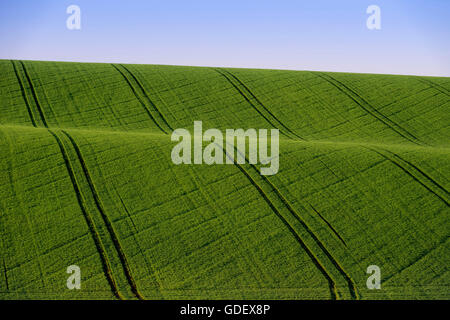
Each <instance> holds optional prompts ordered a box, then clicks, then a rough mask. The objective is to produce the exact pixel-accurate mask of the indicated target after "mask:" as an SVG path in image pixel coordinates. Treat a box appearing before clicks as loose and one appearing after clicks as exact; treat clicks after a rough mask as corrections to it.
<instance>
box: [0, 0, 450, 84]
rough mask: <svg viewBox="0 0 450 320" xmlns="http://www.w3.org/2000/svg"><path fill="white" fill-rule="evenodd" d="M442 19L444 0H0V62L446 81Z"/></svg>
mask: <svg viewBox="0 0 450 320" xmlns="http://www.w3.org/2000/svg"><path fill="white" fill-rule="evenodd" d="M71 4H75V5H78V6H79V7H80V8H81V30H68V29H67V28H66V20H67V18H68V16H69V15H68V14H67V13H66V8H67V7H68V6H69V5H71ZM372 4H375V5H378V6H379V7H380V8H381V19H382V20H381V26H382V29H381V30H368V29H367V27H366V20H367V18H368V16H369V15H368V14H366V9H367V7H368V6H369V5H372ZM449 17H450V1H449V0H422V1H419V0H395V1H394V0H370V1H366V0H341V1H337V0H311V1H303V0H296V1H282V0H272V1H266V0H247V1H246V0H240V1H239V0H223V1H217V0H205V1H204V0H201V1H200V0H199V1H195V0H192V1H186V0H185V1H180V0H177V1H174V0H173V1H172V0H164V1H162V0H161V1H152V0H133V1H113V0H109V1H106V0H70V1H66V0H53V1H51V0H33V1H30V0H2V1H1V2H0V40H1V45H0V59H28V60H57V61H83V62H84V61H86V62H122V63H149V64H172V65H198V66H229V67H248V68H275V69H293V70H324V71H346V72H364V73H391V74H419V75H436V76H450V40H449V39H450V19H449Z"/></svg>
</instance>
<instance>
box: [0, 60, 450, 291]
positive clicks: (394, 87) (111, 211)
mask: <svg viewBox="0 0 450 320" xmlns="http://www.w3.org/2000/svg"><path fill="white" fill-rule="evenodd" d="M0 74H1V76H0V252H1V255H0V299H33V298H45V299H93V298H94V299H99V298H101V299H114V298H124V299H199V298H202V299H215V298H217V299H413V298H417V299H448V298H449V297H450V291H449V288H450V282H449V268H448V266H449V265H450V261H449V254H448V253H449V249H450V247H449V245H450V243H449V231H450V225H449V213H450V210H449V202H450V194H449V191H448V190H449V188H450V180H449V179H450V144H449V142H450V100H449V90H450V78H432V77H415V76H394V75H370V74H347V73H328V72H300V71H280V70H251V69H231V68H227V69H225V68H200V67H176V66H157V65H120V64H88V63H62V62H32V61H23V62H22V61H6V60H0ZM194 121H202V123H203V128H204V129H205V130H206V129H208V128H217V129H219V130H222V131H225V130H226V129H238V128H242V129H249V128H255V129H263V128H266V129H274V128H276V129H279V132H280V145H279V150H280V158H279V171H278V173H277V174H275V175H271V176H263V175H261V174H260V169H261V166H262V165H261V164H249V163H248V161H247V162H246V163H243V164H242V163H235V164H228V165H207V164H200V165H194V164H193V165H185V164H182V165H175V164H173V162H172V160H171V150H172V148H173V147H174V145H175V144H176V143H175V142H173V141H171V133H172V132H173V131H174V130H175V129H177V128H186V129H188V130H191V131H192V128H193V125H194ZM70 265H77V266H79V267H80V269H81V276H82V279H81V289H80V290H77V289H74V290H69V289H68V288H67V287H66V280H67V278H68V277H69V274H67V273H66V269H67V267H68V266H70ZM370 265H377V266H379V267H380V270H381V290H369V289H368V288H367V286H366V281H367V278H368V277H369V276H370V275H369V274H367V273H366V270H367V267H368V266H370Z"/></svg>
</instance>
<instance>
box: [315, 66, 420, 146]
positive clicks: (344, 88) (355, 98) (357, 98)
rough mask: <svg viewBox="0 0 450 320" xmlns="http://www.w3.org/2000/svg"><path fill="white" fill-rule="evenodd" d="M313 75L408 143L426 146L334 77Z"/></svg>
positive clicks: (316, 73)
mask: <svg viewBox="0 0 450 320" xmlns="http://www.w3.org/2000/svg"><path fill="white" fill-rule="evenodd" d="M312 74H314V75H316V76H318V77H320V78H322V79H323V80H325V81H327V82H328V83H330V84H331V85H333V86H334V87H335V88H337V89H338V90H339V91H341V92H342V93H344V94H345V95H346V96H347V97H349V98H350V99H352V100H353V101H354V102H355V103H356V104H357V105H358V106H359V107H361V108H362V109H363V110H364V111H365V112H367V113H368V114H370V115H371V116H373V117H374V118H376V119H377V120H378V121H380V122H382V123H383V124H384V125H386V126H387V127H389V128H390V129H391V130H393V131H394V132H396V133H397V134H399V135H400V136H402V137H403V138H405V139H407V140H408V141H410V142H412V143H415V144H419V145H424V143H423V142H422V141H420V140H419V139H418V138H417V137H416V136H414V135H413V134H412V133H410V132H408V131H407V130H406V129H404V128H402V127H401V126H400V125H399V124H397V123H395V122H394V121H392V120H391V119H389V118H388V117H386V116H385V115H383V114H382V113H381V112H379V111H378V110H377V109H376V108H374V107H373V106H372V105H370V103H368V102H367V101H366V100H365V99H363V98H362V97H361V96H360V95H359V94H357V93H356V92H355V91H354V90H352V89H350V88H349V87H348V86H346V85H345V84H343V83H342V82H340V81H339V80H336V79H335V78H333V77H332V76H330V75H328V74H325V73H322V72H312Z"/></svg>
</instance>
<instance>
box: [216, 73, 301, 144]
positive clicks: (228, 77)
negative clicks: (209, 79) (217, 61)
mask: <svg viewBox="0 0 450 320" xmlns="http://www.w3.org/2000/svg"><path fill="white" fill-rule="evenodd" d="M214 70H215V71H216V72H217V73H219V74H220V75H222V76H223V77H224V78H225V79H226V80H227V81H228V82H229V83H230V84H231V85H232V86H233V88H235V89H236V91H238V92H239V94H240V95H241V96H242V97H243V98H244V99H245V101H247V102H248V103H249V104H250V106H252V107H253V109H254V110H255V111H256V112H258V114H259V115H260V116H261V117H263V118H264V119H265V120H266V121H267V123H269V125H271V126H272V127H273V128H276V129H278V130H280V132H281V134H283V135H285V136H286V137H288V138H289V139H293V140H294V139H296V138H298V139H300V140H305V139H303V138H301V137H300V136H298V135H296V134H292V133H291V130H290V129H288V128H286V127H285V126H284V125H283V124H282V123H281V122H280V121H278V120H277V119H276V118H275V117H273V116H272V117H271V118H272V120H270V119H269V117H270V116H266V115H265V114H264V113H263V112H262V111H261V110H260V108H258V107H257V106H256V105H255V104H254V103H253V102H252V101H251V100H250V98H249V97H247V95H246V94H245V93H244V92H243V90H242V89H241V88H239V86H238V85H237V84H236V83H235V82H234V81H233V80H232V78H231V76H232V75H231V74H230V75H228V73H227V71H226V70H224V69H218V68H215V69H214ZM235 81H237V80H235ZM238 83H239V82H238ZM263 109H264V110H265V111H267V110H266V108H265V107H263ZM270 114H271V113H270ZM274 122H277V123H274ZM281 127H283V128H284V129H281Z"/></svg>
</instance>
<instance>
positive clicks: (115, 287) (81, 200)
mask: <svg viewBox="0 0 450 320" xmlns="http://www.w3.org/2000/svg"><path fill="white" fill-rule="evenodd" d="M48 131H49V132H50V134H51V135H52V136H53V137H54V138H55V140H56V142H57V144H58V146H59V149H60V151H61V154H62V156H63V159H64V163H65V165H66V169H67V172H68V173H69V177H70V181H71V182H72V186H73V188H74V191H75V195H76V197H77V201H78V205H79V207H80V209H81V212H82V213H83V217H84V219H85V221H86V224H87V225H88V228H89V231H90V233H91V235H92V238H93V240H94V243H95V247H96V248H97V252H99V254H100V258H101V262H102V267H103V271H104V273H105V275H106V278H107V280H108V283H109V285H110V287H111V290H112V292H113V293H114V295H115V296H116V297H117V298H118V299H120V300H123V296H122V295H121V294H120V291H119V287H118V285H117V282H116V280H115V279H114V276H113V272H112V268H111V263H110V262H109V259H108V255H107V254H106V249H105V247H104V245H103V243H102V241H101V237H100V235H99V234H98V232H97V230H96V228H95V224H94V221H93V219H92V217H91V216H90V214H89V213H88V209H87V204H86V203H85V200H84V197H83V195H82V193H81V188H80V186H79V184H78V181H77V179H76V175H75V172H74V170H73V167H72V165H71V163H70V160H69V156H68V154H67V151H66V149H65V147H64V145H63V142H62V141H61V139H60V138H59V137H58V136H57V134H56V133H55V132H53V131H52V130H50V129H48Z"/></svg>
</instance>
